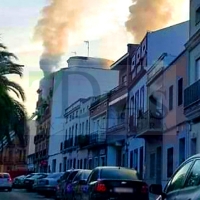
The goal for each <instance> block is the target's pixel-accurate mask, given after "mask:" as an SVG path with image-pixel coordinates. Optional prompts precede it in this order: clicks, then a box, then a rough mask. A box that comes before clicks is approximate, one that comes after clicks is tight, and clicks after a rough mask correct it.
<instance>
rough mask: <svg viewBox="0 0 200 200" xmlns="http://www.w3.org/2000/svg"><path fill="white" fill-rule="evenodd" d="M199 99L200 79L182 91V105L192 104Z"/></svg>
mask: <svg viewBox="0 0 200 200" xmlns="http://www.w3.org/2000/svg"><path fill="white" fill-rule="evenodd" d="M199 101H200V80H198V81H196V82H195V83H193V84H192V85H190V86H189V87H187V88H186V89H185V91H184V107H185V108H187V107H188V106H192V105H193V104H195V103H197V102H199Z"/></svg>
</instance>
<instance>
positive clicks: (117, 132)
mask: <svg viewBox="0 0 200 200" xmlns="http://www.w3.org/2000/svg"><path fill="white" fill-rule="evenodd" d="M137 46H138V45H136V44H128V46H127V53H126V54H125V55H123V56H122V57H121V58H120V59H118V60H117V61H116V62H115V63H113V64H112V65H111V69H112V70H118V71H119V77H118V86H117V87H115V88H113V89H112V90H111V91H110V92H109V104H108V108H107V109H108V117H107V143H108V147H107V164H108V165H117V166H128V155H127V150H126V147H125V148H124V146H126V145H125V144H126V140H127V137H128V135H127V129H128V127H127V125H128V119H127V116H128V113H127V111H128V106H127V105H128V104H127V102H128V61H129V59H130V56H131V53H132V52H133V51H134V50H135V49H136V48H137Z"/></svg>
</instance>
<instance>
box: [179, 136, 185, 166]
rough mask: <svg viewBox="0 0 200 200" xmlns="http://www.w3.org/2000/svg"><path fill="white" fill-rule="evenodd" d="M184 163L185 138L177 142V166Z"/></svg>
mask: <svg viewBox="0 0 200 200" xmlns="http://www.w3.org/2000/svg"><path fill="white" fill-rule="evenodd" d="M184 161H185V138H181V139H180V140H179V164H181V163H182V162H184Z"/></svg>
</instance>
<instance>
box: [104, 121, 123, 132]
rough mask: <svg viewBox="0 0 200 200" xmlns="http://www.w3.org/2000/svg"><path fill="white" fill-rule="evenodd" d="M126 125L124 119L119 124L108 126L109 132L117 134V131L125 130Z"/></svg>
mask: <svg viewBox="0 0 200 200" xmlns="http://www.w3.org/2000/svg"><path fill="white" fill-rule="evenodd" d="M125 128H126V126H125V122H124V121H122V122H120V123H119V124H117V125H115V126H111V127H110V128H108V130H107V133H108V134H115V133H116V132H119V131H122V130H125Z"/></svg>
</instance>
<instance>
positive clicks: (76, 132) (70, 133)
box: [59, 97, 94, 171]
mask: <svg viewBox="0 0 200 200" xmlns="http://www.w3.org/2000/svg"><path fill="white" fill-rule="evenodd" d="M93 99H94V98H93V97H89V98H87V99H83V98H81V99H79V100H78V101H76V102H74V103H73V104H72V105H71V106H69V107H68V108H66V109H65V114H64V117H65V119H66V122H65V125H64V129H65V135H64V138H63V142H62V143H61V145H60V150H61V152H62V157H63V160H62V162H61V163H60V164H59V166H60V167H59V171H62V170H63V171H66V170H67V169H71V168H80V169H87V167H88V150H87V148H84V147H85V146H87V145H88V144H89V131H90V111H89V108H90V106H91V103H92V101H93ZM62 166H63V168H62Z"/></svg>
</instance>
